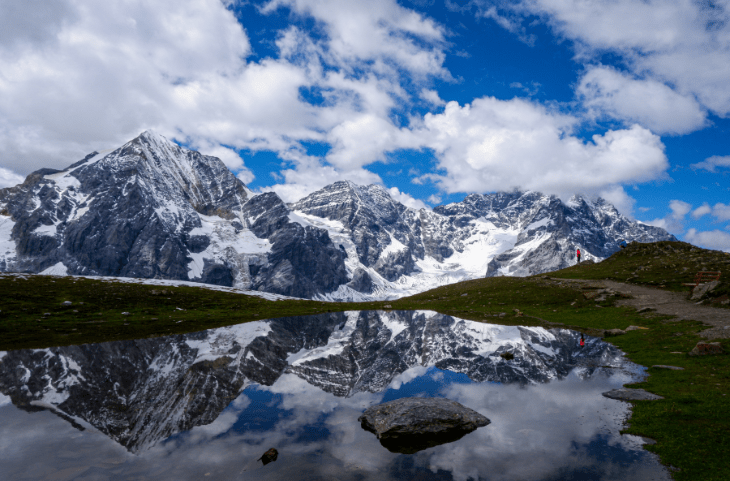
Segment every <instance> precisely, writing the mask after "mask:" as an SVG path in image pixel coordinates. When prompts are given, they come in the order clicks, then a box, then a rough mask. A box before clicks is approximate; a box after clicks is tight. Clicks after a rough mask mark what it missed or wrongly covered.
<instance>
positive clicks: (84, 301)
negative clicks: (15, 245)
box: [0, 276, 374, 350]
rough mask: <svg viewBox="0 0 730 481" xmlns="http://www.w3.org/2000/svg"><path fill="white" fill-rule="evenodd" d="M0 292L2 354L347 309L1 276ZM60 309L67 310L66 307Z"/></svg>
mask: <svg viewBox="0 0 730 481" xmlns="http://www.w3.org/2000/svg"><path fill="white" fill-rule="evenodd" d="M0 292H2V300H0V350H12V349H31V348H43V347H49V346H68V345H76V344H85V343H95V342H103V341H119V340H125V339H140V338H145V337H154V336H164V335H169V334H179V333H185V332H195V331H200V330H204V329H212V328H215V327H221V326H227V325H232V324H239V323H242V322H248V321H252V320H257V319H270V318H275V317H285V316H294V315H305V314H318V313H322V312H328V311H330V310H343V309H348V304H333V303H326V302H316V301H298V300H287V301H267V300H264V299H261V298H258V297H252V296H244V295H240V294H232V293H227V292H219V291H212V290H208V289H203V288H199V287H184V286H181V287H160V286H149V285H141V284H129V283H122V282H114V281H102V280H96V279H85V278H72V277H51V276H27V277H25V278H22V277H10V276H3V277H0ZM64 301H70V302H71V303H72V305H71V306H68V307H64V306H62V305H61V304H62V303H63V302H64ZM364 306H365V308H368V307H367V304H364ZM372 307H374V306H372ZM123 312H127V313H129V314H128V315H123V314H122V313H123Z"/></svg>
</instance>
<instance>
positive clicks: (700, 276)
mask: <svg viewBox="0 0 730 481" xmlns="http://www.w3.org/2000/svg"><path fill="white" fill-rule="evenodd" d="M720 274H722V272H720V271H699V272H698V273H697V274H695V281H694V282H685V283H683V284H682V285H683V286H689V287H697V286H699V285H700V284H702V283H705V282H710V281H719V280H720Z"/></svg>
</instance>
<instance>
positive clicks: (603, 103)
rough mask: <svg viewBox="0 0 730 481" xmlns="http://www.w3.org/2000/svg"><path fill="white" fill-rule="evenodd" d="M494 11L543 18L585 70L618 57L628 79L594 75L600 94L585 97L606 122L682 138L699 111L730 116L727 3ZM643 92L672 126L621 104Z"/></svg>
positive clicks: (540, 2) (560, 1)
mask: <svg viewBox="0 0 730 481" xmlns="http://www.w3.org/2000/svg"><path fill="white" fill-rule="evenodd" d="M500 5H502V6H503V7H504V8H505V9H508V10H510V11H511V12H513V13H515V14H517V15H522V16H523V17H524V18H528V19H530V18H531V17H530V16H532V15H537V16H539V17H540V18H542V19H543V20H544V21H545V22H547V23H548V24H549V25H550V26H551V27H552V28H553V30H554V31H555V32H556V33H557V34H559V35H560V36H562V37H564V38H567V39H570V40H572V41H574V43H575V51H576V57H577V59H578V60H581V61H584V62H586V63H587V64H590V63H592V62H594V61H595V60H596V59H599V58H600V56H601V55H602V54H604V53H606V52H611V53H614V54H617V55H618V56H620V58H621V59H622V60H623V63H624V64H625V65H626V67H627V69H628V70H629V71H630V72H631V73H632V75H633V77H632V78H630V79H628V80H627V79H620V78H616V77H615V75H614V76H612V75H611V74H610V73H607V72H606V71H605V70H604V71H599V73H598V76H600V77H601V78H599V79H593V80H594V81H597V82H598V83H597V84H596V87H594V88H597V89H598V90H597V92H593V94H592V95H589V96H588V100H594V102H593V106H594V107H605V108H606V114H608V115H626V116H628V117H629V119H632V120H635V121H641V122H646V123H645V124H642V125H645V126H646V127H649V128H656V129H657V132H660V131H661V132H667V133H685V132H687V131H689V130H691V129H692V127H693V126H694V127H695V128H699V127H701V126H702V125H704V122H703V121H701V119H700V112H702V111H703V110H705V109H707V110H709V111H711V112H713V113H715V114H717V115H719V116H722V117H724V116H726V115H727V114H729V113H730V83H728V82H727V79H728V78H730V5H728V2H727V1H719V2H698V1H694V0H676V1H671V2H668V1H664V0H612V1H604V2H601V1H584V0H517V1H516V2H509V3H505V2H500ZM528 21H532V20H528ZM589 70H590V69H589ZM589 75H590V73H589ZM594 75H596V74H594ZM636 79H642V80H636ZM637 82H638V83H637ZM613 87H615V88H617V89H618V90H613ZM641 91H644V92H647V93H648V95H649V96H648V97H647V99H648V101H649V102H650V104H651V105H654V106H655V107H656V106H657V104H656V102H657V101H659V100H660V99H662V98H664V99H665V100H666V101H668V102H669V105H675V106H676V107H678V109H677V110H676V112H675V113H674V117H675V118H665V119H662V118H660V116H659V112H656V115H654V114H652V112H651V108H650V107H641V106H631V105H630V104H628V103H627V102H629V99H630V98H631V97H633V96H634V95H636V94H637V93H639V92H641ZM611 92H613V93H612V94H611ZM589 94H591V92H590V91H589ZM607 94H609V95H608V98H604V97H606V96H607ZM594 97H595V98H594ZM695 99H696V101H697V103H698V104H699V105H700V106H701V108H700V109H698V107H697V105H696V104H695V103H694V102H693V100H695ZM659 108H660V109H661V106H659ZM680 117H681V118H680Z"/></svg>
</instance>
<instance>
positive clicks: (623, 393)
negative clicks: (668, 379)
mask: <svg viewBox="0 0 730 481" xmlns="http://www.w3.org/2000/svg"><path fill="white" fill-rule="evenodd" d="M603 396H605V397H607V398H609V399H618V400H619V401H656V400H657V399H664V398H663V397H661V396H657V395H656V394H652V393H650V392H649V391H644V390H643V389H630V388H627V387H622V388H619V389H612V390H610V391H608V392H604V393H603Z"/></svg>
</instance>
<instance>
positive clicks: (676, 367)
mask: <svg viewBox="0 0 730 481" xmlns="http://www.w3.org/2000/svg"><path fill="white" fill-rule="evenodd" d="M652 367H656V368H657V369H671V370H673V371H684V368H683V367H679V366H666V365H664V364H654V365H653V366H652Z"/></svg>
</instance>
